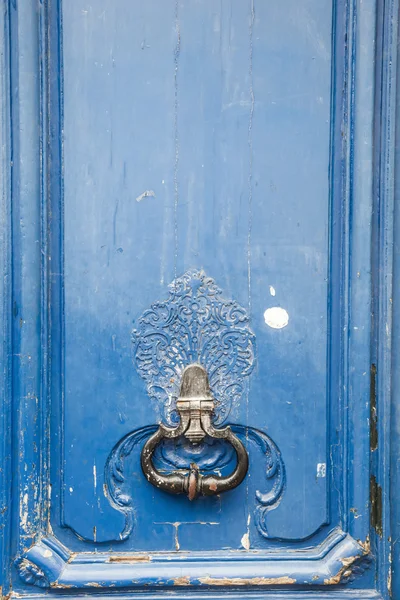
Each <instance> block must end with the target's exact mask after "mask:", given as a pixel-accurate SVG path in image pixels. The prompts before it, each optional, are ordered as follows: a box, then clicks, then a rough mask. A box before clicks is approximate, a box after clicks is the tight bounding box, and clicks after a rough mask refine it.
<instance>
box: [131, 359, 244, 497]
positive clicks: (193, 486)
mask: <svg viewBox="0 0 400 600" xmlns="http://www.w3.org/2000/svg"><path fill="white" fill-rule="evenodd" d="M214 406H215V402H214V398H213V396H212V394H211V391H210V385H209V381H208V375H207V371H206V370H205V368H204V367H202V366H201V365H199V364H191V365H189V366H188V367H186V368H185V369H184V371H183V374H182V380H181V386H180V394H179V398H178V400H177V403H176V408H177V411H178V414H179V417H180V421H179V424H178V425H177V427H174V428H173V427H167V426H166V425H164V424H161V425H160V426H159V428H158V429H157V431H156V432H155V433H154V434H153V435H152V436H151V437H150V438H149V439H148V440H147V442H146V443H145V444H144V446H143V449H142V453H141V465H142V470H143V473H144V475H145V476H146V478H147V479H148V481H149V482H150V483H152V484H153V485H154V486H155V487H158V488H160V489H162V490H164V491H166V492H169V493H170V494H187V496H188V498H189V500H194V499H195V498H197V496H201V495H203V496H212V495H214V494H220V493H221V492H226V491H228V490H232V489H233V488H235V487H237V486H238V485H239V484H240V483H242V481H243V479H244V478H245V476H246V473H247V469H248V466H249V459H248V455H247V452H246V449H245V447H244V445H243V444H242V442H241V441H240V440H239V438H238V437H236V435H235V434H234V433H233V432H232V430H231V428H230V427H229V426H227V427H224V428H222V429H216V428H215V427H214V426H213V424H212V422H211V418H212V414H213V412H214ZM182 435H183V436H185V437H186V438H187V439H188V440H189V441H190V442H191V443H192V444H198V443H199V442H201V441H202V440H203V439H204V438H205V436H206V435H208V436H210V438H217V439H224V440H227V441H228V442H229V443H230V444H232V446H233V447H234V449H235V451H236V455H237V464H236V468H235V470H234V471H233V473H231V474H230V475H227V476H221V477H217V476H215V475H203V474H202V473H200V471H199V468H198V466H197V465H196V464H195V463H192V464H191V465H190V469H189V470H179V471H174V472H173V473H170V474H164V473H161V472H160V471H158V470H157V469H156V468H155V467H154V465H153V461H152V457H153V454H154V451H155V449H156V446H157V445H158V444H159V443H160V442H161V440H162V439H163V438H167V439H173V438H178V437H180V436H182Z"/></svg>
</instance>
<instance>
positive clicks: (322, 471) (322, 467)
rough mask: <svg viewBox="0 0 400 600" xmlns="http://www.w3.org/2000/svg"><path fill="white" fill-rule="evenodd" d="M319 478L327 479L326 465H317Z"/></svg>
mask: <svg viewBox="0 0 400 600" xmlns="http://www.w3.org/2000/svg"><path fill="white" fill-rule="evenodd" d="M317 477H326V463H318V464H317Z"/></svg>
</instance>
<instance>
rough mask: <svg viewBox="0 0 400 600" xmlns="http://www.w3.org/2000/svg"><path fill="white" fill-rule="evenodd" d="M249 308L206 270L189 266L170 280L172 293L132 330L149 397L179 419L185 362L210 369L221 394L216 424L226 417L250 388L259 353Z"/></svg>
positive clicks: (137, 362)
mask: <svg viewBox="0 0 400 600" xmlns="http://www.w3.org/2000/svg"><path fill="white" fill-rule="evenodd" d="M248 321H249V319H248V316H247V314H246V311H245V310H244V308H242V307H241V306H239V304H238V303H237V302H235V301H234V300H225V299H223V298H222V292H221V290H220V289H219V288H218V287H217V286H216V285H215V282H214V280H213V279H211V278H210V277H207V276H206V275H205V273H204V272H203V271H195V270H193V271H187V272H186V273H185V274H184V275H183V276H182V277H179V278H177V279H176V280H175V281H173V282H172V283H171V284H170V285H169V298H168V300H165V301H163V302H156V303H154V304H152V306H151V308H150V309H148V310H146V311H145V312H144V313H143V315H142V316H141V317H140V319H139V327H138V329H136V330H134V331H133V332H132V341H133V360H134V363H135V365H136V368H137V370H138V373H139V375H140V376H141V377H142V378H143V379H144V380H145V382H146V385H147V392H148V394H149V396H150V397H151V398H152V399H153V400H156V401H157V402H158V403H159V405H160V406H161V407H162V409H163V419H164V420H165V422H166V423H167V424H169V425H173V424H175V423H176V409H175V405H176V400H177V397H178V395H179V383H180V380H181V375H182V372H183V370H184V368H185V367H187V366H188V365H189V364H191V363H199V364H201V365H203V367H204V368H205V369H206V370H207V373H208V376H209V380H210V387H211V391H212V393H213V395H214V396H215V398H216V399H217V405H216V408H215V421H214V423H215V424H216V425H220V424H222V423H224V422H225V420H226V418H227V416H228V415H229V412H230V409H231V406H232V404H233V403H234V402H239V401H240V399H241V398H242V396H243V394H244V393H245V391H246V381H247V377H248V376H249V375H250V373H251V371H252V369H253V366H254V358H255V336H254V334H253V333H252V331H251V330H250V328H249V326H248Z"/></svg>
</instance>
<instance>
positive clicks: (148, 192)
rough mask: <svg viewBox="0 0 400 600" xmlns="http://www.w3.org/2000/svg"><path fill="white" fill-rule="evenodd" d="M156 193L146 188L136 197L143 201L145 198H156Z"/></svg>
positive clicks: (137, 200) (137, 199)
mask: <svg viewBox="0 0 400 600" xmlns="http://www.w3.org/2000/svg"><path fill="white" fill-rule="evenodd" d="M155 197H156V195H155V193H154V192H153V190H146V191H144V192H143V194H140V196H137V198H136V202H141V201H142V200H143V198H155Z"/></svg>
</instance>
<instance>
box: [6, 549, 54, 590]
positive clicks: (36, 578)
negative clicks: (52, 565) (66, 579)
mask: <svg viewBox="0 0 400 600" xmlns="http://www.w3.org/2000/svg"><path fill="white" fill-rule="evenodd" d="M14 564H15V566H16V568H17V571H18V574H19V576H20V578H21V579H22V581H24V582H25V583H29V584H30V585H36V586H38V587H41V588H45V587H48V586H49V585H50V584H49V581H48V579H47V577H46V575H45V574H44V573H43V571H42V569H40V568H39V567H38V566H37V565H35V564H34V563H33V562H31V561H30V560H28V559H27V558H23V557H19V558H17V559H16V560H15V561H14Z"/></svg>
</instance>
